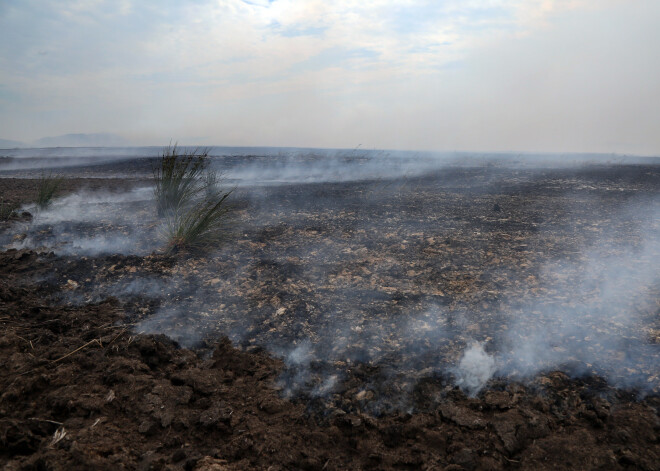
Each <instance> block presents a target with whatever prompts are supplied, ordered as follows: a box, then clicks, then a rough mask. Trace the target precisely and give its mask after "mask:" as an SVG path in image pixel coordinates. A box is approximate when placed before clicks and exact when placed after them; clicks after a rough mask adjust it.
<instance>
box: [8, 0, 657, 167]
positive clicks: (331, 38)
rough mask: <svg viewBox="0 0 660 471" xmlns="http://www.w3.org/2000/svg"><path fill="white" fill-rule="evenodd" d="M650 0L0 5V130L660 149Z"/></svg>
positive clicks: (31, 1)
mask: <svg viewBox="0 0 660 471" xmlns="http://www.w3.org/2000/svg"><path fill="white" fill-rule="evenodd" d="M658 20H660V1H658V0H556V1H552V0H480V1H477V0H436V1H421V0H420V1H415V0H400V1H393V0H337V1H332V2H328V1H316V0H304V1H303V0H249V1H247V0H244V1H239V0H235V1H234V0H227V1H223V0H216V1H207V0H196V1H174V0H139V1H138V0H135V1H132V0H77V1H47V0H3V1H1V2H0V138H4V139H14V140H19V141H23V142H28V143H29V142H34V141H35V140H36V139H39V138H42V137H46V136H57V135H61V134H67V133H112V134H117V135H119V136H122V137H123V138H125V139H126V140H127V141H129V142H131V143H134V144H137V145H166V144H167V143H169V142H170V141H178V142H179V143H182V144H191V145H229V146H297V147H331V148H355V147H357V146H360V147H361V148H364V149H370V148H377V149H407V150H439V151H453V150H463V151H500V152H507V151H512V152H608V153H609V152H614V153H632V154H638V155H660V59H659V58H660V28H658Z"/></svg>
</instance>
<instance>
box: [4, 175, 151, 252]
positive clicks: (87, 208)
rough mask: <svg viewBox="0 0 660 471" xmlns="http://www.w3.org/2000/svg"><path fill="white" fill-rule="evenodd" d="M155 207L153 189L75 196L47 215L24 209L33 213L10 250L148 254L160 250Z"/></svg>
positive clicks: (43, 211) (58, 200)
mask: <svg viewBox="0 0 660 471" xmlns="http://www.w3.org/2000/svg"><path fill="white" fill-rule="evenodd" d="M154 207H155V206H154V202H153V189H151V188H136V189H133V190H131V191H128V192H125V193H96V192H91V191H82V192H79V193H74V194H72V195H68V196H65V197H63V198H56V199H55V200H53V202H52V204H51V205H49V206H48V207H47V208H45V209H39V208H35V207H33V206H27V207H24V208H23V210H25V211H31V212H33V213H34V214H33V220H32V222H31V223H29V224H25V229H26V230H25V231H24V232H23V235H24V238H23V239H22V240H20V239H19V240H17V241H14V242H13V243H12V244H11V246H12V247H13V248H16V249H21V248H26V247H29V248H39V249H42V250H52V251H54V252H55V253H57V254H63V255H99V254H108V253H122V254H135V255H137V254H148V253H150V252H152V251H153V250H155V249H156V248H157V247H158V244H159V240H158V234H159V232H160V231H162V227H161V226H160V224H159V222H158V221H157V220H156V218H155V217H154V216H153V212H154Z"/></svg>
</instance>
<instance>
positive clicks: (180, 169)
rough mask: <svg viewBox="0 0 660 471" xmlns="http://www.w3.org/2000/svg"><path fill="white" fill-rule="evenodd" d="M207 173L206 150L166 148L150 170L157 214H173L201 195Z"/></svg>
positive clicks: (206, 182) (205, 191)
mask: <svg viewBox="0 0 660 471" xmlns="http://www.w3.org/2000/svg"><path fill="white" fill-rule="evenodd" d="M210 173H213V172H211V171H210V170H209V169H208V150H206V149H202V150H200V149H195V150H192V151H185V150H184V151H182V152H180V151H179V149H178V147H177V146H176V144H175V145H174V146H169V147H167V148H166V149H165V150H164V151H163V155H162V156H161V158H160V162H159V165H157V166H156V168H155V169H154V181H155V186H154V194H155V196H156V205H157V210H158V215H159V216H167V215H174V214H176V213H178V212H179V211H180V210H181V209H184V208H186V207H188V206H190V205H191V203H193V202H195V201H197V200H199V199H200V198H201V197H202V196H204V194H205V193H207V192H208V188H209V177H208V175H209V174H210Z"/></svg>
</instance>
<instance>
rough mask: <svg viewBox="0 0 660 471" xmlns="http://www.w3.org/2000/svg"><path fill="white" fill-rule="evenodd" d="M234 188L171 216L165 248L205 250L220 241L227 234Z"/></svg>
mask: <svg viewBox="0 0 660 471" xmlns="http://www.w3.org/2000/svg"><path fill="white" fill-rule="evenodd" d="M230 193H231V192H228V193H224V194H222V195H219V196H218V198H217V199H208V200H204V201H200V202H198V203H197V204H195V205H194V206H192V207H190V208H187V209H185V210H183V211H179V212H178V213H176V214H175V215H173V216H172V217H170V218H168V225H167V240H168V245H167V249H166V251H167V252H169V253H172V252H178V251H181V250H203V249H208V248H212V247H213V246H217V245H219V244H220V243H221V242H222V240H223V239H224V238H225V236H226V232H227V231H226V229H227V216H228V212H229V208H228V206H227V204H226V200H227V198H228V197H229V195H230Z"/></svg>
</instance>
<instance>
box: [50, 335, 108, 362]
mask: <svg viewBox="0 0 660 471" xmlns="http://www.w3.org/2000/svg"><path fill="white" fill-rule="evenodd" d="M94 342H96V343H97V344H98V345H99V346H100V347H103V345H102V344H101V341H100V340H99V339H92V340H90V341H89V342H87V343H86V344H85V345H83V346H81V347H78V348H76V349H75V350H74V351H72V352H69V353H67V354H66V355H64V356H63V357H60V358H58V359H57V360H52V361H51V363H57V362H58V361H60V360H64V359H65V358H66V357H68V356H70V355H73V354H74V353H76V352H79V351H80V350H82V349H83V348H85V347H87V346H89V345H91V344H93V343H94Z"/></svg>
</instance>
